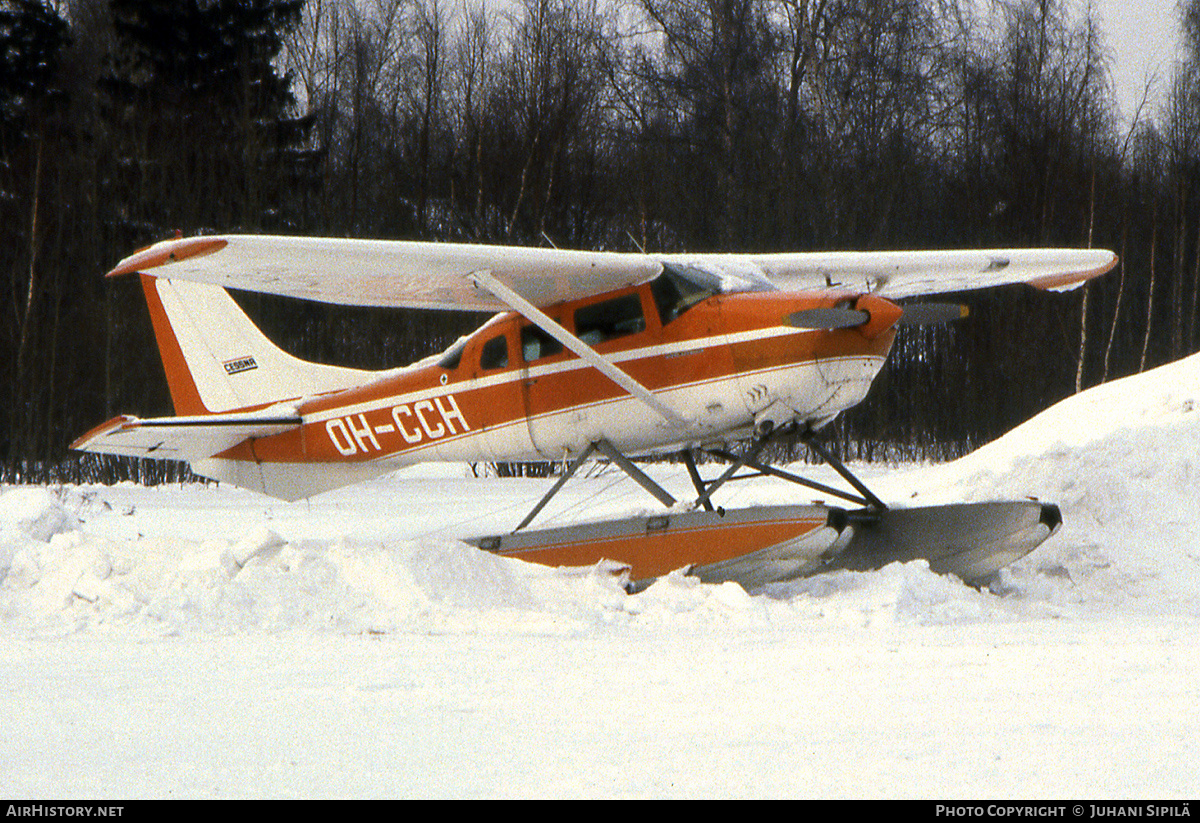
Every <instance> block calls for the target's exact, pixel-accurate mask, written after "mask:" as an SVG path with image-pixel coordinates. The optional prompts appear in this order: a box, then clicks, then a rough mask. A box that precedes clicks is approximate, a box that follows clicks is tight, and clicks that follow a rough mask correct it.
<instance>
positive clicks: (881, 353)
mask: <svg viewBox="0 0 1200 823" xmlns="http://www.w3.org/2000/svg"><path fill="white" fill-rule="evenodd" d="M847 302H850V303H854V304H855V305H856V306H857V307H858V308H860V309H866V310H867V311H868V312H869V313H870V320H869V321H868V322H866V323H864V324H862V325H860V326H855V327H853V328H845V329H819V330H812V329H800V328H796V327H794V326H793V325H790V324H789V321H788V318H789V317H790V316H792V315H793V314H794V313H795V312H797V311H802V310H805V309H810V308H817V307H832V306H835V305H839V304H844V303H847ZM544 311H545V312H546V314H548V315H549V316H550V317H551V318H552V319H553V320H554V321H556V322H557V323H558V324H559V325H560V326H562V327H563V328H565V329H566V330H567V331H568V332H570V333H572V334H573V335H575V336H576V337H577V338H579V339H580V340H582V341H583V342H584V343H586V344H588V345H589V346H591V347H592V348H594V350H595V351H596V352H597V353H599V354H600V355H601V356H603V357H604V358H605V359H607V360H608V361H610V362H611V363H613V364H614V365H615V366H616V367H617V368H619V369H621V370H623V371H624V372H626V373H627V374H628V375H629V376H630V377H632V378H633V379H634V380H636V381H637V382H638V383H640V384H642V385H643V386H645V387H646V388H647V389H649V390H650V391H651V392H653V393H654V394H655V396H656V397H657V398H658V399H660V400H661V401H662V403H663V404H665V405H666V406H667V407H669V408H670V409H672V410H674V411H675V412H676V413H677V414H678V415H679V417H681V418H683V419H684V421H686V424H685V425H684V426H683V427H680V426H679V425H678V424H677V423H670V422H668V421H667V420H666V419H664V417H663V416H662V415H660V414H658V413H656V412H655V411H654V410H652V409H651V408H650V407H648V406H647V405H645V404H644V403H643V402H642V401H641V400H639V399H637V398H635V397H633V396H631V395H630V394H629V393H628V392H626V391H625V390H624V389H622V388H620V387H618V386H617V385H616V384H615V383H614V382H613V381H612V380H610V379H609V378H608V377H607V376H605V375H604V374H602V373H601V372H600V371H598V370H597V369H596V368H594V367H592V366H591V365H589V364H588V363H586V362H585V361H584V360H582V359H580V358H579V357H577V356H576V355H575V354H574V353H572V352H571V351H569V350H566V349H564V347H563V345H562V344H561V343H560V342H559V341H558V340H556V339H555V338H554V337H552V336H551V335H549V334H547V333H546V332H545V331H544V330H542V329H541V328H539V327H538V326H536V325H534V324H532V323H531V322H530V321H529V320H527V319H525V318H524V317H523V316H521V315H520V314H517V313H516V312H510V313H505V314H500V315H497V316H496V317H494V318H492V319H491V320H490V321H489V322H488V323H486V324H485V325H484V326H482V327H481V328H480V329H478V330H477V331H476V332H474V333H473V334H471V335H470V336H469V337H467V338H464V339H463V340H460V341H459V342H458V343H457V344H456V345H455V346H454V347H452V348H451V349H450V350H448V351H447V352H446V353H445V354H443V355H442V357H440V358H438V359H436V361H434V360H431V361H427V362H424V363H422V364H420V365H417V366H414V367H410V368H408V369H404V370H400V371H397V372H395V373H392V374H390V375H387V376H383V377H380V378H379V379H377V380H375V381H372V382H370V383H367V384H365V385H363V386H360V387H356V388H352V389H347V390H344V391H339V392H335V393H331V394H327V395H323V396H320V397H316V398H311V399H308V400H305V401H303V402H301V403H300V405H299V408H298V411H299V414H300V416H301V419H302V421H303V422H302V425H301V426H299V427H298V428H295V429H292V430H290V431H287V432H284V433H282V434H278V435H273V436H269V437H260V438H255V439H254V440H251V441H247V442H245V443H242V444H239V445H238V446H236V447H234V448H232V449H229V450H228V451H226V452H223V453H222V454H219V455H217V458H219V459H223V460H230V461H239V462H241V461H248V462H253V463H256V464H259V465H262V464H267V463H284V464H288V463H292V464H300V463H326V464H378V465H373V466H371V470H370V473H372V474H374V473H378V472H381V471H387V470H390V469H391V468H394V467H398V466H403V465H407V464H412V463H417V462H422V461H465V462H475V461H527V460H560V459H564V458H569V457H572V456H575V455H578V454H579V453H581V452H582V451H583V450H584V449H586V448H587V447H588V445H589V444H590V443H593V442H595V441H597V440H600V439H606V440H608V441H609V442H610V443H612V444H613V445H614V446H615V447H616V448H617V449H619V450H621V451H622V452H625V453H629V454H637V453H645V452H649V451H653V450H657V449H664V448H667V447H671V446H673V445H677V444H683V443H699V442H711V441H717V440H721V439H724V438H726V437H729V436H732V435H736V434H737V433H739V432H745V431H746V430H748V429H749V428H750V427H752V426H754V425H755V424H756V423H762V422H763V421H766V420H770V421H771V422H772V423H774V424H779V423H782V422H786V421H789V420H793V419H798V420H800V421H802V422H809V423H812V424H814V425H821V424H823V423H824V422H827V421H828V420H830V419H832V418H833V417H834V416H835V415H836V414H838V413H839V412H841V411H843V410H845V409H847V408H850V407H851V406H854V405H855V404H857V403H859V402H860V401H861V400H862V399H863V398H864V397H865V396H866V393H867V390H868V389H869V387H870V384H871V381H872V380H873V379H874V377H875V375H876V374H877V373H878V371H879V369H880V368H881V366H882V365H883V362H884V360H885V358H886V356H887V353H888V350H889V349H890V347H891V344H892V340H893V338H894V335H895V331H894V328H893V324H894V323H895V321H896V319H897V318H898V316H899V309H898V308H897V307H896V306H894V305H893V304H891V303H889V302H888V301H886V300H882V299H879V298H874V297H869V296H868V297H853V296H848V295H836V294H829V293H820V294H817V293H788V292H778V291H771V292H743V293H732V294H722V293H708V294H703V293H702V294H696V293H690V294H689V293H683V292H681V291H680V290H679V289H678V288H672V286H671V284H670V283H669V282H666V281H664V279H663V278H660V279H659V280H656V281H652V282H650V283H643V284H641V285H638V286H630V287H627V288H625V289H622V290H619V291H614V292H608V293H606V294H603V295H599V296H596V297H592V298H588V299H584V300H578V301H572V302H567V303H561V304H558V305H555V306H551V307H549V308H546V309H544ZM347 468H349V467H347ZM358 469H361V470H366V469H368V467H367V466H366V465H360V466H358Z"/></svg>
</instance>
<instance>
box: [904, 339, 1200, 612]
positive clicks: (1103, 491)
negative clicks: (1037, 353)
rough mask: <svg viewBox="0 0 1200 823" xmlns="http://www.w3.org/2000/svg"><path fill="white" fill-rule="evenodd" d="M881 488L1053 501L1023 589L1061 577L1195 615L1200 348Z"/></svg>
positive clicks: (1199, 554)
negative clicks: (1056, 509)
mask: <svg viewBox="0 0 1200 823" xmlns="http://www.w3.org/2000/svg"><path fill="white" fill-rule="evenodd" d="M885 494H886V496H887V497H888V499H889V500H891V501H895V502H898V503H903V502H906V501H913V502H914V503H915V502H924V503H935V502H947V501H950V500H965V501H979V500H987V499H1002V498H1013V497H1026V496H1028V497H1036V498H1038V499H1041V500H1047V501H1051V502H1054V503H1057V504H1058V505H1059V506H1060V507H1061V509H1062V512H1063V529H1062V531H1061V532H1059V534H1057V535H1055V536H1054V537H1053V538H1052V539H1051V540H1049V541H1047V542H1046V543H1045V544H1044V545H1043V546H1042V547H1040V548H1039V549H1038V550H1037V551H1035V552H1034V553H1033V554H1032V555H1030V557H1029V558H1027V559H1026V560H1025V561H1022V562H1020V563H1018V564H1016V566H1015V567H1014V570H1013V574H1014V575H1016V576H1017V577H1018V578H1021V579H1023V580H1025V581H1026V583H1027V584H1028V585H1029V586H1036V585H1040V584H1044V583H1046V582H1047V581H1046V579H1045V578H1046V576H1047V575H1050V576H1051V577H1053V576H1055V575H1060V576H1065V577H1067V578H1070V579H1071V580H1073V581H1074V583H1075V584H1077V586H1076V590H1079V589H1080V588H1083V589H1085V590H1086V591H1087V594H1088V595H1089V596H1091V597H1094V598H1098V599H1100V600H1109V601H1111V600H1112V599H1124V598H1126V597H1133V598H1136V599H1139V600H1141V601H1143V602H1152V601H1156V599H1157V598H1166V600H1165V601H1161V600H1159V601H1157V602H1159V603H1160V605H1164V606H1167V607H1170V608H1175V607H1178V606H1180V605H1182V606H1184V607H1185V608H1188V609H1189V610H1191V611H1193V612H1197V610H1198V609H1200V606H1198V605H1197V600H1200V355H1193V356H1192V357H1188V358H1185V359H1183V360H1180V361H1178V362H1176V363H1172V364H1169V365H1166V366H1163V367H1160V368H1157V369H1154V370H1152V371H1148V372H1144V373H1142V374H1139V375H1135V376H1132V377H1128V378H1125V379H1122V380H1116V381H1113V382H1111V383H1107V384H1105V385H1102V386H1098V387H1096V388H1093V389H1090V390H1088V391H1085V392H1082V393H1080V394H1078V395H1075V396H1073V397H1069V398H1067V399H1065V400H1063V401H1062V402H1060V403H1058V404H1056V405H1054V406H1052V407H1051V408H1049V409H1047V410H1046V411H1045V412H1042V413H1041V414H1039V415H1037V416H1036V417H1034V418H1033V419H1031V420H1029V421H1028V422H1026V423H1024V424H1023V425H1021V426H1018V427H1017V428H1015V429H1013V430H1012V431H1011V432H1009V433H1008V434H1006V435H1005V436H1004V437H1001V438H1000V439H998V440H996V441H994V442H992V443H989V444H988V445H986V446H984V447H982V448H980V449H979V450H977V451H976V452H974V453H972V454H970V455H967V456H966V457H964V458H962V459H960V460H957V461H954V462H952V463H947V464H944V465H940V466H934V467H929V468H926V469H923V470H920V471H915V472H911V473H909V474H907V475H905V476H903V477H896V478H891V479H889V480H888V481H887V483H886V492H885ZM1033 571H1040V572H1041V577H1042V578H1043V579H1042V580H1040V581H1037V580H1033V579H1032V577H1033V576H1036V575H1031V572H1033ZM1042 587H1043V588H1044V586H1042Z"/></svg>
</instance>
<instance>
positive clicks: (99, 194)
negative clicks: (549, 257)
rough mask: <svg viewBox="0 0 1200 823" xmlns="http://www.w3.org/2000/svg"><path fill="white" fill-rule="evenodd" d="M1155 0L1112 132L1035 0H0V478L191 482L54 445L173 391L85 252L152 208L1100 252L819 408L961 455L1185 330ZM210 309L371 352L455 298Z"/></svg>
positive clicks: (238, 224) (739, 240) (1010, 296)
mask: <svg viewBox="0 0 1200 823" xmlns="http://www.w3.org/2000/svg"><path fill="white" fill-rule="evenodd" d="M1178 15H1179V17H1178V19H1179V25H1180V30H1181V32H1182V42H1183V50H1182V56H1181V59H1180V60H1179V61H1178V62H1177V63H1176V64H1175V65H1173V66H1172V67H1171V71H1170V76H1169V77H1166V78H1165V79H1164V83H1165V84H1166V90H1165V94H1164V95H1163V99H1164V100H1165V102H1164V103H1163V104H1161V106H1159V107H1158V108H1156V109H1155V110H1149V107H1146V106H1143V107H1139V108H1138V110H1137V111H1136V112H1134V113H1133V115H1132V117H1131V118H1130V119H1128V120H1125V119H1122V117H1121V116H1120V115H1119V112H1118V106H1117V102H1116V98H1115V95H1114V92H1113V88H1112V79H1111V72H1110V63H1111V61H1110V57H1109V53H1108V50H1107V46H1106V42H1105V35H1104V33H1103V31H1101V29H1100V27H1099V25H1098V24H1097V21H1096V19H1095V15H1094V14H1093V13H1092V10H1091V8H1090V7H1089V6H1088V5H1082V6H1080V5H1078V4H1072V3H1068V2H1066V0H512V1H511V2H504V3H499V2H495V0H493V2H489V3H486V4H483V3H481V2H480V0H59V2H48V0H0V277H2V278H3V299H4V305H3V311H2V313H0V327H2V328H0V347H2V349H3V351H2V352H0V386H2V387H3V391H4V392H5V394H6V397H5V398H4V401H3V405H2V407H0V480H3V481H8V482H16V481H32V482H49V481H84V480H90V481H96V480H100V481H106V482H108V481H113V480H118V479H123V478H134V479H138V480H142V481H150V482H153V481H155V480H161V479H174V478H178V477H186V476H187V473H188V471H187V468H186V466H181V465H178V464H171V463H165V462H156V461H139V460H125V459H120V458H111V457H104V458H102V457H99V456H94V455H86V456H84V455H75V454H72V453H70V452H69V451H68V449H67V446H68V444H69V443H70V442H71V440H73V439H74V438H75V437H76V436H78V435H79V434H81V433H82V432H84V431H86V430H88V429H90V428H91V427H92V426H94V425H96V424H97V423H99V422H101V421H103V420H106V419H108V418H109V417H111V416H113V415H114V414H116V413H135V414H138V415H142V416H152V415H160V414H170V413H171V405H170V399H169V397H168V395H167V392H166V385H165V381H164V379H163V377H162V367H161V365H160V363H159V360H158V354H157V349H156V347H155V345H154V343H153V336H152V332H151V329H150V323H149V318H148V316H147V314H146V309H145V306H144V303H143V301H142V298H141V295H140V290H139V287H138V283H137V281H136V278H117V279H104V278H102V277H101V274H102V273H103V272H105V271H107V270H108V269H110V268H111V267H112V266H113V265H114V264H115V263H116V262H117V261H118V260H119V259H121V258H122V257H124V256H126V255H127V254H129V253H130V252H131V251H133V250H134V249H136V248H138V247H141V246H144V245H147V244H149V243H151V242H154V241H157V240H161V239H163V238H166V237H170V236H173V235H174V234H175V233H176V232H182V233H183V234H184V235H192V234H200V233H216V232H220V233H234V232H270V233H282V234H304V235H322V236H347V237H364V238H395V239H428V240H447V241H466V242H487V243H505V244H517V245H548V244H551V243H552V244H553V245H556V246H558V247H562V248H581V249H612V250H626V251H632V250H637V249H639V248H643V249H646V250H649V251H663V252H676V251H685V250H686V251H694V252H702V251H757V252H771V251H796V250H832V249H899V248H905V249H924V248H967V247H981V246H986V247H1020V246H1075V247H1103V248H1109V249H1112V250H1114V251H1116V252H1117V253H1118V254H1119V255H1120V258H1121V265H1120V267H1119V268H1118V269H1117V270H1115V271H1113V272H1112V273H1110V274H1109V275H1107V276H1105V277H1104V278H1101V279H1100V280H1098V281H1094V282H1093V283H1091V284H1089V285H1088V286H1086V287H1084V288H1083V289H1080V290H1078V291H1075V292H1070V293H1066V294H1061V295H1059V294H1049V293H1042V292H1034V291H1033V290H1030V289H1027V288H1022V287H1013V288H1005V289H1000V290H996V291H995V292H992V293H984V294H968V295H964V296H963V297H962V299H963V302H965V303H967V304H969V305H970V307H971V310H972V317H971V318H970V319H969V320H967V321H965V322H959V323H954V324H949V325H944V326H925V327H916V328H904V329H902V330H901V332H900V335H899V337H898V339H897V342H896V345H895V348H894V350H893V353H892V356H891V358H890V360H889V363H888V365H887V366H886V367H885V369H884V371H883V372H882V374H881V375H880V377H879V379H878V380H877V381H876V385H875V386H874V388H873V389H872V392H871V395H870V397H869V398H868V400H867V401H866V402H865V403H864V404H862V405H861V406H860V407H858V408H856V409H854V410H852V411H851V412H849V413H847V414H845V415H843V416H842V417H841V418H840V419H839V420H838V421H837V422H836V423H835V424H834V425H833V426H832V427H831V429H832V430H831V433H830V437H831V440H832V444H833V445H834V447H835V448H836V449H837V450H838V451H840V452H841V453H842V454H843V456H846V457H849V458H856V459H872V460H880V459H885V460H899V459H947V458H952V457H955V456H958V455H961V454H963V453H965V452H967V451H969V450H971V449H973V448H975V447H976V446H978V445H980V444H982V443H984V442H987V441H989V440H991V439H993V438H995V437H997V436H999V435H1000V434H1002V433H1003V432H1005V431H1007V430H1008V429H1010V428H1012V427H1013V426H1014V425H1016V424H1018V423H1020V422H1022V421H1023V420H1025V419H1027V418H1028V417H1030V416H1032V415H1033V414H1035V413H1037V412H1038V411H1040V410H1041V409H1043V408H1045V407H1047V406H1049V405H1050V404H1051V403H1053V402H1055V401H1057V400H1059V399H1061V398H1062V397H1064V396H1066V395H1068V394H1070V393H1072V392H1077V391H1080V390H1081V389H1083V388H1086V387H1088V386H1091V385H1095V384H1097V383H1101V382H1104V381H1106V380H1110V379H1113V378H1116V377H1121V376H1124V375H1128V374H1131V373H1135V372H1139V371H1142V370H1145V369H1147V368H1150V367H1153V366H1155V365H1158V364H1161V363H1164V362H1167V361H1170V360H1174V359H1178V358H1179V357H1182V356H1184V355H1186V354H1188V353H1191V352H1194V351H1196V350H1197V349H1198V348H1200V327H1198V322H1197V321H1198V318H1200V0H1185V2H1183V3H1181V5H1180V6H1179V8H1178ZM239 300H240V301H241V302H242V303H243V304H244V305H245V306H246V308H247V310H248V311H249V312H250V313H251V314H252V316H253V317H255V319H256V320H258V321H259V322H261V323H262V324H263V326H264V329H265V330H266V331H267V332H268V334H269V335H270V336H271V337H272V338H273V339H274V340H275V341H276V342H277V343H279V344H281V345H283V346H284V347H285V348H287V349H288V350H290V351H292V352H294V353H296V354H298V355H300V356H303V357H306V358H310V359H318V360H323V361H325V362H334V363H339V364H343V365H355V366H359V367H367V368H384V367H392V366H396V365H402V364H404V363H407V362H410V361H412V360H415V359H418V358H420V357H422V356H425V355H427V354H430V353H432V352H434V351H436V350H438V349H440V348H443V347H444V346H446V345H447V344H449V343H450V342H452V341H453V340H454V339H455V338H456V337H458V336H459V335H460V334H463V333H465V332H466V331H468V330H470V329H472V328H474V327H475V326H476V325H477V324H478V323H479V321H480V319H481V318H480V317H479V316H477V315H466V314H460V313H453V312H432V311H399V310H397V311H383V310H366V309H343V308H337V307H329V306H313V305H310V304H303V303H299V302H296V301H287V300H282V299H268V298H263V297H259V296H252V295H239Z"/></svg>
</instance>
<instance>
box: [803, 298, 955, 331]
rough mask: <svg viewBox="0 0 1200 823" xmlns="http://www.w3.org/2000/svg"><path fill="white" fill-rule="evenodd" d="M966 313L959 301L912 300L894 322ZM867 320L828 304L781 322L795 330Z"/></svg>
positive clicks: (850, 325)
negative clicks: (920, 301) (931, 301)
mask: <svg viewBox="0 0 1200 823" xmlns="http://www.w3.org/2000/svg"><path fill="white" fill-rule="evenodd" d="M967 314H968V309H967V307H966V306H964V305H961V304H959V303H912V304H909V305H907V306H904V313H903V314H902V315H900V319H899V320H898V321H897V322H898V323H899V324H900V325H903V326H923V325H927V324H930V323H949V322H951V321H952V320H961V319H962V318H964V317H966V316H967ZM870 319H871V314H870V312H865V311H863V310H862V309H852V308H849V307H848V306H832V307H828V308H816V309H803V310H802V311H798V312H792V313H791V314H789V315H788V316H787V317H786V318H784V322H785V323H787V325H789V326H791V327H793V328H796V329H851V328H854V327H855V326H861V325H863V324H864V323H866V322H867V321H868V320H870Z"/></svg>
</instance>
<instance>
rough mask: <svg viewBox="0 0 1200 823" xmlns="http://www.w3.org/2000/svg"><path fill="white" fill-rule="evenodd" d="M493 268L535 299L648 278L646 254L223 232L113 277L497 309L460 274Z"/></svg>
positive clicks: (551, 300)
mask: <svg viewBox="0 0 1200 823" xmlns="http://www.w3.org/2000/svg"><path fill="white" fill-rule="evenodd" d="M477 271H490V272H491V273H492V275H493V276H494V277H496V278H497V279H499V280H501V281H502V282H504V283H506V284H508V285H509V286H511V287H513V288H514V289H515V290H516V291H518V292H519V293H520V294H521V295H522V296H523V297H524V298H525V299H527V300H529V301H530V302H531V303H533V304H534V305H537V306H550V305H553V304H555V303H561V302H562V301H564V300H573V299H576V298H579V297H589V296H591V295H593V294H600V293H602V292H606V291H612V290H614V289H619V288H623V287H625V286H629V285H634V284H637V283H642V282H645V281H646V280H649V279H651V278H653V277H655V276H657V275H658V273H659V272H660V271H662V265H661V264H660V263H658V262H656V261H654V260H652V259H650V258H648V257H645V256H643V255H635V254H622V253H614V252H588V251H565V250H558V249H543V248H525V247H520V246H485V245H473V244H465V243H423V242H413V241H403V240H347V239H338V238H315V237H278V236H268V235H227V236H223V237H192V238H184V239H176V240H166V241H163V242H161V243H156V244H155V245H153V246H150V247H149V248H146V249H143V250H141V251H139V252H137V253H136V254H134V255H132V256H130V257H128V258H126V259H125V260H122V261H121V263H120V264H119V265H118V266H117V267H116V268H115V269H113V270H112V271H111V272H109V275H108V276H110V277H112V276H116V275H120V274H128V273H131V272H142V273H145V274H150V275H154V276H156V277H167V278H176V279H181V280H191V281H194V282H199V283H211V284H214V285H218V286H224V287H226V288H231V289H244V290H246V291H258V292H266V293H268V294H280V295H284V296H287V297H298V298H301V299H305V300H316V301H319V302H322V303H338V304H341V305H351V306H386V307H407V308H430V309H463V310H468V311H471V310H478V311H502V310H506V309H508V305H507V304H505V303H504V302H502V301H501V300H499V299H498V298H496V297H495V296H494V295H493V294H492V293H491V292H488V291H485V290H481V289H479V288H477V287H476V286H475V284H474V283H472V282H471V281H470V280H468V279H467V277H468V275H470V274H472V273H473V272H477Z"/></svg>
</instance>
